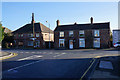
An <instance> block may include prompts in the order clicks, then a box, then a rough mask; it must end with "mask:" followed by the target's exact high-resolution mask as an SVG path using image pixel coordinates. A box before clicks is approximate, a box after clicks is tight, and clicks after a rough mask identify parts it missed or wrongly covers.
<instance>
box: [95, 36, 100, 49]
mask: <svg viewBox="0 0 120 80" xmlns="http://www.w3.org/2000/svg"><path fill="white" fill-rule="evenodd" d="M94 47H95V48H99V47H100V38H94Z"/></svg>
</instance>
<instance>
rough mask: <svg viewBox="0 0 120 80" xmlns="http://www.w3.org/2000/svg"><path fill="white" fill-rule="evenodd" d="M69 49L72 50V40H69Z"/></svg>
mask: <svg viewBox="0 0 120 80" xmlns="http://www.w3.org/2000/svg"><path fill="white" fill-rule="evenodd" d="M69 48H70V49H73V40H69Z"/></svg>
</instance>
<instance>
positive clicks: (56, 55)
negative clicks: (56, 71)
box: [53, 53, 66, 57]
mask: <svg viewBox="0 0 120 80" xmlns="http://www.w3.org/2000/svg"><path fill="white" fill-rule="evenodd" d="M58 54H59V55H55V56H53V57H58V56H62V55H64V54H66V53H61V54H60V53H58Z"/></svg>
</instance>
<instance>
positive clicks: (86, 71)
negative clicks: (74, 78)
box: [80, 58, 96, 80]
mask: <svg viewBox="0 0 120 80" xmlns="http://www.w3.org/2000/svg"><path fill="white" fill-rule="evenodd" d="M93 59H94V61H93V62H92V63H91V65H90V66H89V67H88V69H87V70H86V71H85V73H84V74H83V75H82V77H81V78H80V80H82V79H83V77H84V76H85V75H86V74H87V72H88V71H89V69H90V68H91V67H92V65H93V63H94V62H95V61H96V59H95V58H93Z"/></svg>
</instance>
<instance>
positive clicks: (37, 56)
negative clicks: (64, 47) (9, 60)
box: [17, 55, 43, 61]
mask: <svg viewBox="0 0 120 80" xmlns="http://www.w3.org/2000/svg"><path fill="white" fill-rule="evenodd" d="M40 57H43V56H41V55H33V56H29V57H25V58H22V59H18V60H17V61H22V60H28V59H35V58H40Z"/></svg>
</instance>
